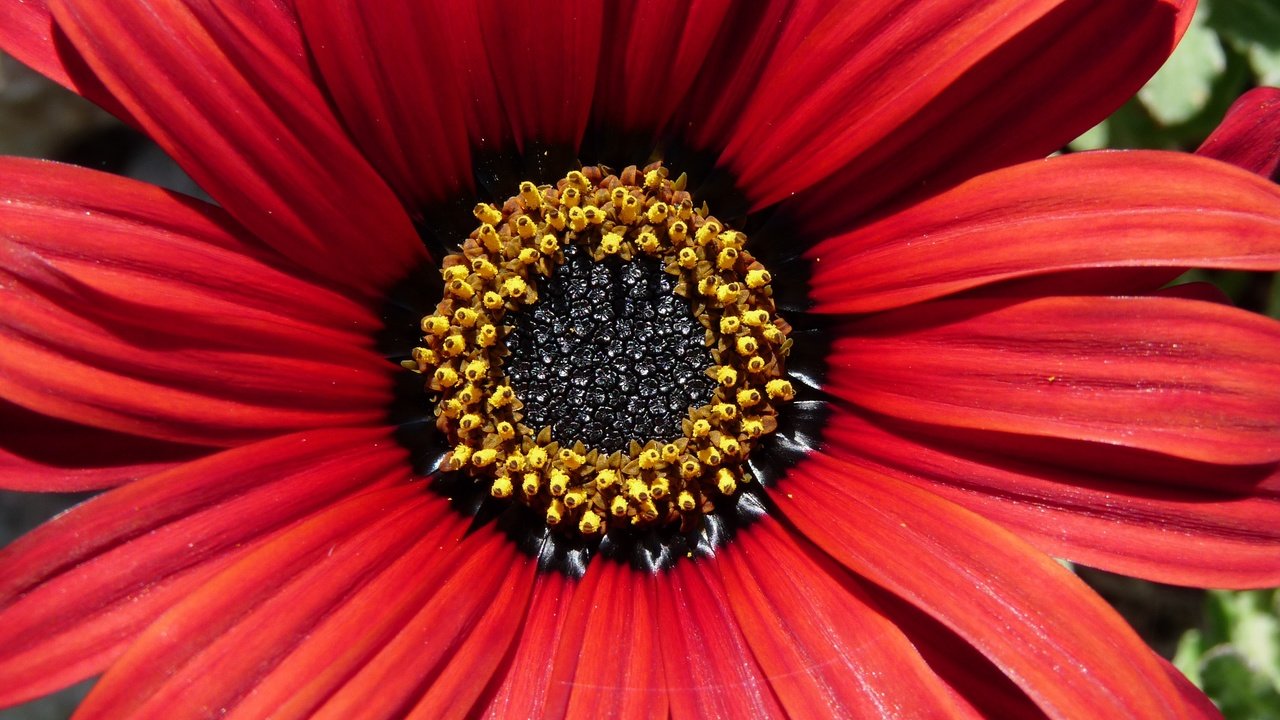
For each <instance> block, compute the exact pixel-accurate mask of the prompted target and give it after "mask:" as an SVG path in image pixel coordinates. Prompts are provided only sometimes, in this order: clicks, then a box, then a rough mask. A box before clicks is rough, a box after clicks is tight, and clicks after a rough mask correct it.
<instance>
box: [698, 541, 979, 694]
mask: <svg viewBox="0 0 1280 720" xmlns="http://www.w3.org/2000/svg"><path fill="white" fill-rule="evenodd" d="M719 561H720V562H722V563H723V568H724V575H725V585H726V587H727V588H729V589H730V592H729V603H730V605H731V606H732V608H733V613H734V615H736V616H737V618H738V624H739V626H740V627H741V628H742V632H743V634H744V635H745V636H746V638H747V641H748V642H749V643H750V646H751V649H752V651H753V652H754V653H755V657H756V661H757V662H759V663H760V666H761V667H762V668H763V669H764V671H765V673H766V674H767V676H768V678H769V682H770V683H771V684H772V685H773V690H774V692H775V693H776V694H777V696H778V700H779V701H780V702H781V703H782V705H783V707H785V708H786V710H787V713H788V715H789V716H790V717H955V716H958V715H961V714H964V713H963V708H962V706H960V705H958V704H957V699H956V698H955V697H954V696H953V695H952V693H951V691H950V689H949V688H948V687H947V686H946V685H944V684H943V683H942V682H941V681H940V680H939V679H938V677H937V676H936V675H935V674H934V673H933V671H932V670H930V669H929V666H928V665H927V664H926V663H925V662H924V660H923V659H922V658H921V657H920V654H919V653H918V652H917V651H916V649H915V648H914V647H912V645H911V643H910V642H909V641H908V640H907V639H906V637H905V636H903V634H902V633H901V631H899V630H898V628H896V627H895V626H894V625H893V623H892V622H890V621H889V620H888V619H887V618H885V617H884V615H883V614H882V612H881V611H880V610H879V609H878V608H876V607H875V606H874V605H872V604H871V603H870V601H869V600H868V599H867V597H866V594H865V593H864V591H863V590H862V589H861V588H859V587H857V586H856V584H855V583H854V581H853V579H852V578H849V577H847V576H845V575H844V573H843V571H842V570H841V569H840V567H839V566H838V565H836V564H835V563H832V562H831V561H830V559H829V558H826V557H824V556H821V555H819V554H817V553H815V552H813V550H812V549H811V548H805V547H803V546H801V545H800V544H799V543H797V541H796V540H795V539H794V538H793V537H791V536H790V535H789V533H788V531H786V530H785V529H783V528H782V526H781V525H779V524H778V523H777V522H775V521H772V520H767V519H766V520H761V521H759V522H757V523H756V524H755V525H753V526H752V527H750V528H749V529H747V530H746V531H744V532H742V533H741V534H739V536H738V537H736V538H734V542H733V544H732V545H730V546H727V547H726V548H724V550H722V551H721V553H720V557H719Z"/></svg>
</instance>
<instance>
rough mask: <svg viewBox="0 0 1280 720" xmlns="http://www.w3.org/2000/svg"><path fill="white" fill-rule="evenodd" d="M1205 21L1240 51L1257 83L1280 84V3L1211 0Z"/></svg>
mask: <svg viewBox="0 0 1280 720" xmlns="http://www.w3.org/2000/svg"><path fill="white" fill-rule="evenodd" d="M1205 23H1206V24H1207V25H1208V26H1209V27H1210V28H1212V29H1214V30H1217V31H1218V33H1220V34H1221V35H1222V37H1223V38H1225V39H1227V40H1228V41H1230V42H1231V44H1232V45H1233V46H1235V47H1236V48H1238V49H1239V51H1240V52H1242V53H1244V55H1245V57H1246V58H1247V59H1248V62H1249V67H1250V69H1251V70H1253V73H1254V75H1256V76H1257V78H1256V79H1257V82H1258V84H1259V85H1277V84H1280V3H1277V2H1276V1H1275V0H1213V5H1212V7H1211V8H1210V9H1209V11H1208V15H1207V17H1206V19H1205Z"/></svg>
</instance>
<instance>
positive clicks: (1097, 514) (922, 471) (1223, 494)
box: [827, 408, 1280, 587]
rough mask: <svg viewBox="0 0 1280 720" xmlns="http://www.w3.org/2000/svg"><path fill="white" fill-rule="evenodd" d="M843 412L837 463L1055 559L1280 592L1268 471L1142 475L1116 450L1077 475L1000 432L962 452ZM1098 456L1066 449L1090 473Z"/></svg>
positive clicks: (1190, 466)
mask: <svg viewBox="0 0 1280 720" xmlns="http://www.w3.org/2000/svg"><path fill="white" fill-rule="evenodd" d="M832 413H833V414H832V417H831V420H830V422H829V423H828V431H827V437H828V439H829V444H828V446H827V448H828V450H827V451H828V452H830V453H831V454H832V455H833V456H834V457H838V458H840V459H841V460H843V461H845V462H847V463H849V464H851V465H857V466H858V467H861V468H866V469H867V470H868V471H870V472H874V473H878V474H881V475H885V476H887V477H892V478H894V479H897V480H902V481H905V482H909V483H912V484H915V485H919V486H921V487H924V488H926V489H928V490H930V491H932V492H934V493H936V494H938V495H941V496H942V497H945V498H947V499H949V500H952V501H954V502H955V503H957V504H959V505H963V506H964V507H966V508H968V509H970V510H973V511H974V512H977V513H979V514H980V515H983V516H985V517H986V518H988V519H990V520H994V521H995V522H997V523H1000V524H1001V525H1003V526H1004V527H1006V528H1009V529H1011V530H1013V531H1014V532H1016V533H1018V535H1020V536H1021V537H1022V538H1024V539H1026V540H1027V541H1029V542H1031V543H1032V544H1034V545H1035V546H1036V547H1038V548H1040V549H1041V550H1043V551H1044V552H1045V553H1047V554H1049V555H1053V556H1055V557H1062V558H1066V559H1068V560H1073V561H1076V562H1081V563H1084V564H1085V565H1089V566H1092V567H1099V568H1103V569H1106V570H1110V571H1112V572H1119V573H1123V574H1125V575H1136V576H1139V577H1143V578H1147V579H1149V580H1156V581H1159V582H1165V583H1177V584H1182V585H1193V586H1200V587H1274V586H1276V585H1280V529H1277V527H1276V523H1275V518H1276V517H1277V516H1280V499H1278V498H1277V497H1276V496H1275V493H1274V490H1268V489H1266V488H1265V487H1264V486H1263V483H1264V482H1265V479H1266V477H1267V475H1268V473H1269V469H1268V468H1266V467H1263V468H1252V467H1250V468H1225V467H1221V466H1217V465H1199V464H1196V463H1191V462H1186V461H1173V460H1170V461H1166V462H1164V463H1156V462H1150V461H1149V460H1150V459H1149V458H1147V457H1137V458H1133V460H1132V461H1131V462H1133V463H1134V464H1144V465H1146V466H1147V467H1146V471H1145V473H1144V474H1143V475H1138V474H1137V473H1131V472H1128V470H1129V468H1126V467H1125V466H1124V465H1123V464H1122V463H1121V462H1120V458H1119V457H1117V456H1116V455H1115V454H1114V453H1112V454H1109V455H1106V456H1103V457H1099V458H1098V459H1097V461H1095V462H1091V463H1089V465H1090V466H1088V467H1073V466H1070V465H1064V464H1063V463H1062V461H1061V460H1060V459H1058V458H1055V457H1054V456H1052V455H1050V454H1049V453H1047V452H1044V448H1029V449H1028V451H1027V452H1025V453H1017V454H1014V453H1015V452H1016V450H1015V449H1013V448H1010V449H1006V441H1007V438H1006V437H1005V436H1001V435H997V434H993V433H980V434H979V433H971V434H970V435H971V437H969V438H966V439H967V442H963V443H962V442H961V441H960V440H956V439H951V438H936V437H930V436H928V435H924V434H922V433H921V431H920V430H919V429H916V431H915V432H911V428H910V426H907V427H898V426H897V425H894V424H890V423H888V422H886V421H881V422H880V423H876V422H872V421H869V420H868V419H866V418H863V417H862V416H860V415H857V414H854V413H850V412H848V411H845V410H843V409H840V408H833V409H832ZM886 426H887V427H886ZM1088 451H1089V448H1080V447H1076V446H1074V445H1073V446H1069V447H1062V448H1060V449H1059V453H1060V454H1061V455H1063V456H1069V457H1071V458H1075V459H1076V461H1077V462H1078V463H1081V464H1083V461H1084V459H1085V458H1088V457H1090V453H1089V452H1088ZM1270 472H1274V471H1270ZM1144 475H1145V477H1144Z"/></svg>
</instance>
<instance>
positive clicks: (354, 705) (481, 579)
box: [314, 529, 536, 720]
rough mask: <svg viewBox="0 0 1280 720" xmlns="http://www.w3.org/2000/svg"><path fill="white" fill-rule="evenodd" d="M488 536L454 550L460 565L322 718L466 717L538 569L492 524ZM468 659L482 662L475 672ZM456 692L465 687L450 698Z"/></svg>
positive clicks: (503, 650)
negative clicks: (471, 672) (445, 709)
mask: <svg viewBox="0 0 1280 720" xmlns="http://www.w3.org/2000/svg"><path fill="white" fill-rule="evenodd" d="M480 537H481V538H483V542H481V541H479V540H478V541H477V542H475V543H471V544H468V546H467V547H463V548H458V549H457V550H455V551H454V552H453V553H451V554H450V556H451V560H452V563H451V564H454V565H457V570H456V571H453V572H450V573H448V574H446V575H445V576H444V577H442V578H441V579H440V581H439V582H438V584H435V585H434V587H432V590H434V591H435V592H434V595H433V596H432V597H431V599H430V601H429V602H426V603H424V604H420V605H419V606H418V607H417V608H415V610H417V613H416V614H415V615H413V616H412V617H411V618H410V619H409V621H408V622H407V624H406V625H405V626H404V627H403V628H401V629H400V631H399V632H398V633H397V634H396V635H395V637H394V638H392V639H390V641H389V642H387V644H386V646H385V647H384V648H382V649H381V650H380V651H379V652H378V653H377V654H376V655H374V656H373V657H371V658H370V659H368V660H367V661H365V662H364V663H363V664H362V666H361V667H360V669H359V670H358V671H357V672H356V673H355V675H354V676H353V677H352V678H351V679H349V680H348V681H347V682H346V684H345V685H343V686H342V688H341V689H340V690H338V691H337V693H336V694H334V695H333V696H332V697H330V698H329V699H328V700H327V701H326V702H325V704H324V705H323V706H322V707H320V709H319V710H317V711H316V713H315V714H314V717H315V718H317V720H319V719H321V718H352V717H370V718H400V717H432V718H436V717H447V716H452V717H459V718H461V717H463V716H465V714H466V713H467V711H468V710H469V708H470V707H471V704H472V702H474V698H475V697H476V696H478V695H479V694H480V693H481V691H482V690H483V689H484V686H485V685H486V684H487V682H488V681H489V679H490V677H491V674H492V672H493V668H494V667H495V666H496V665H497V663H498V661H499V660H500V659H501V658H502V656H503V655H505V654H506V651H507V647H508V646H509V644H510V642H511V640H512V637H513V634H514V632H515V630H516V629H517V628H518V627H519V625H520V620H521V619H522V617H523V615H524V611H525V608H526V605H527V603H528V600H529V595H530V593H531V592H532V588H533V574H534V572H535V570H536V564H535V562H534V561H533V560H531V559H529V558H527V557H522V556H520V555H519V551H518V550H517V549H516V548H515V546H514V545H513V544H512V543H511V541H510V540H508V539H507V538H506V537H505V536H503V535H502V534H501V533H498V532H496V531H494V530H492V529H489V530H485V531H482V535H481V536H480ZM366 620H367V618H366ZM473 632H474V633H476V636H475V637H472V636H471V634H472V633H473ZM496 638H502V640H501V641H497V640H496ZM486 642H488V643H489V644H488V645H486V644H485V643H486ZM467 663H475V665H474V667H473V668H472V670H473V671H474V674H472V675H470V676H467V671H468V667H467V665H466V664H467ZM459 672H461V673H463V677H459V676H458V673H459ZM464 678H465V679H466V680H469V681H470V686H469V687H468V686H467V685H468V683H466V682H462V680H463V679H464ZM436 681H439V682H441V683H442V685H440V686H439V687H437V686H436V685H435V683H436ZM442 692H443V693H446V695H445V696H444V697H441V693H442ZM449 692H454V693H459V694H458V695H456V696H454V697H453V698H450V697H448V695H447V693H449ZM424 696H425V697H424ZM451 702H452V703H453V704H451ZM446 707H447V708H449V713H448V714H445V712H444V708H446Z"/></svg>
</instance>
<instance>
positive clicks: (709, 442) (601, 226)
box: [407, 165, 794, 537]
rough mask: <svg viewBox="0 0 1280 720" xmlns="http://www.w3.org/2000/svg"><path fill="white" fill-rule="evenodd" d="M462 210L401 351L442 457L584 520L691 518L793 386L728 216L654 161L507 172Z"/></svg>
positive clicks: (753, 271) (562, 515)
mask: <svg viewBox="0 0 1280 720" xmlns="http://www.w3.org/2000/svg"><path fill="white" fill-rule="evenodd" d="M474 212H475V215H476V218H477V219H478V220H479V221H480V223H481V224H480V226H479V227H478V228H477V229H476V230H475V231H473V232H472V233H471V235H470V237H469V238H467V240H466V241H465V242H464V243H463V244H462V247H461V249H460V251H459V252H457V253H454V254H452V255H449V256H448V257H446V258H445V260H444V262H443V264H442V269H441V273H442V274H443V277H444V283H445V289H444V297H443V298H442V299H441V300H440V303H439V304H438V305H437V307H436V311H435V312H434V313H433V314H431V315H428V316H427V317H425V318H423V320H422V330H423V333H424V340H425V343H424V346H423V347H419V348H416V349H415V350H414V353H413V357H414V359H413V361H410V362H408V363H407V365H408V366H410V367H411V369H413V370H415V371H417V372H420V373H423V374H425V375H426V376H427V377H428V380H427V388H428V391H429V392H430V393H431V395H432V396H433V398H434V402H435V414H436V424H437V427H438V428H439V430H440V431H441V432H443V433H444V434H445V435H446V436H447V437H448V439H449V443H450V445H451V446H452V450H451V451H450V452H449V454H448V456H447V457H446V459H445V467H446V468H447V469H450V470H454V471H458V472H464V473H467V474H469V475H470V476H471V477H473V478H475V481H476V482H480V483H487V484H488V486H489V493H490V495H492V496H493V497H495V498H499V499H504V500H508V499H509V500H512V501H516V502H521V503H523V504H525V505H528V506H529V507H531V508H533V509H535V510H536V511H537V512H539V513H540V514H541V516H542V517H543V518H544V519H545V521H546V524H547V525H548V526H549V527H551V528H553V529H555V530H558V531H561V532H564V533H567V534H577V535H581V536H586V537H592V536H599V535H603V534H606V533H608V532H610V531H612V530H616V529H621V528H626V527H637V526H639V527H646V526H667V525H670V526H676V525H678V526H679V527H680V528H681V529H682V530H683V529H692V528H697V527H698V526H699V524H700V522H701V520H702V517H703V515H704V514H705V513H708V512H711V511H714V510H715V509H716V506H717V504H718V503H719V502H720V501H722V500H724V499H726V498H731V497H733V496H734V495H735V494H736V493H738V492H739V490H740V487H741V486H742V485H743V484H745V483H749V482H751V481H752V478H751V476H750V475H749V474H748V473H747V472H746V462H747V459H748V457H749V456H750V453H751V451H752V449H753V448H754V447H755V445H756V444H757V442H758V441H759V439H760V438H761V437H762V436H764V435H765V434H767V433H770V432H773V430H774V429H775V428H776V427H777V420H776V417H777V405H778V404H779V403H781V402H785V401H787V400H790V399H792V397H793V396H794V390H793V389H792V387H791V384H790V383H789V382H788V381H787V380H785V379H784V367H783V362H784V361H785V358H786V356H787V353H788V351H789V350H790V346H791V341H790V340H789V339H788V338H787V335H788V333H789V332H790V326H788V325H787V323H786V322H785V321H784V320H782V319H781V318H778V317H777V316H776V314H775V306H774V302H773V298H772V289H771V287H770V283H771V277H770V275H769V273H768V271H767V270H765V269H764V268H763V267H762V266H761V265H760V263H759V262H758V261H756V260H755V259H754V258H753V257H752V256H751V254H750V253H749V252H748V251H747V250H746V249H745V247H744V245H745V242H746V237H745V236H744V235H743V234H742V233H740V232H737V231H735V230H732V229H728V228H726V227H725V226H724V224H723V223H721V222H720V221H718V220H717V219H716V218H715V217H714V216H712V215H711V214H710V212H709V210H708V209H707V208H706V207H705V206H703V207H702V208H695V206H694V203H693V200H692V198H691V197H690V195H689V193H688V192H686V191H685V190H684V178H683V176H682V177H680V178H679V179H677V180H675V181H672V180H670V179H669V178H668V174H667V171H666V169H665V168H663V167H662V166H661V165H653V166H650V167H648V168H646V169H645V171H644V172H640V171H637V170H636V168H635V167H630V168H627V169H626V170H624V171H623V172H622V173H621V175H620V176H615V175H612V174H608V173H607V172H606V171H604V170H603V169H601V168H594V167H588V168H584V169H583V170H581V171H573V172H570V173H569V174H568V175H567V176H566V177H565V178H564V179H562V180H560V181H559V182H558V183H557V184H556V185H555V186H554V187H553V186H543V187H538V186H536V185H534V184H533V183H530V182H524V183H521V184H520V191H519V194H518V195H516V196H514V197H512V198H510V199H509V200H507V202H506V203H504V204H503V206H502V207H501V208H499V207H496V206H493V205H486V204H481V205H478V206H476V208H475V211H474Z"/></svg>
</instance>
